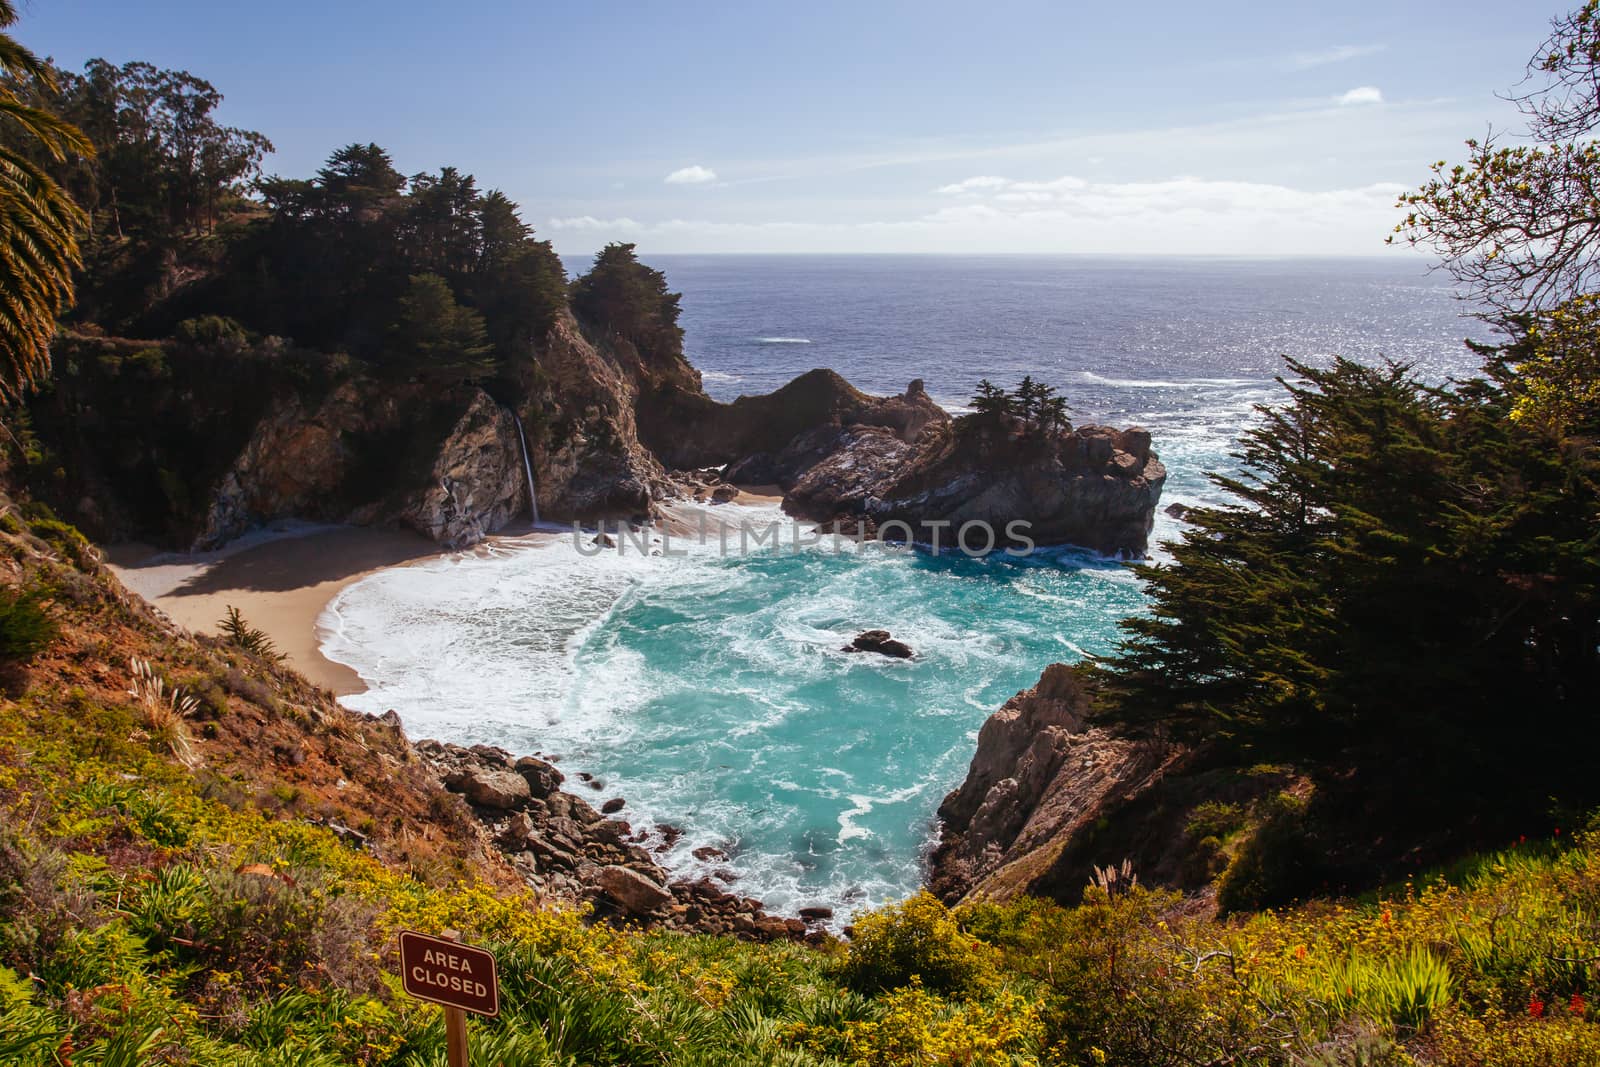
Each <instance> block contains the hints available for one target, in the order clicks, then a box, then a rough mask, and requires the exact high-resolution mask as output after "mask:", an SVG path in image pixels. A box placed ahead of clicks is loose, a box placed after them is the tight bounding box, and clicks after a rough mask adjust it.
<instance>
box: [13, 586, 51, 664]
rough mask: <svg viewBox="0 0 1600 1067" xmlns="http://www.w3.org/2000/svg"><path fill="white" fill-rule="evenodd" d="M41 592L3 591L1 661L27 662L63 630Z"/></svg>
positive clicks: (36, 590)
mask: <svg viewBox="0 0 1600 1067" xmlns="http://www.w3.org/2000/svg"><path fill="white" fill-rule="evenodd" d="M45 599H46V598H45V594H44V592H43V590H40V589H28V590H20V589H4V590H0V661H5V662H10V663H26V662H27V661H28V660H31V659H33V657H35V656H37V655H38V654H39V653H41V652H43V651H44V650H45V649H46V648H49V647H50V643H51V642H52V641H54V640H55V639H56V635H57V634H58V633H59V632H60V627H58V626H57V625H56V622H55V620H54V619H52V618H51V617H50V614H49V612H47V611H46V610H45V606H44V605H45Z"/></svg>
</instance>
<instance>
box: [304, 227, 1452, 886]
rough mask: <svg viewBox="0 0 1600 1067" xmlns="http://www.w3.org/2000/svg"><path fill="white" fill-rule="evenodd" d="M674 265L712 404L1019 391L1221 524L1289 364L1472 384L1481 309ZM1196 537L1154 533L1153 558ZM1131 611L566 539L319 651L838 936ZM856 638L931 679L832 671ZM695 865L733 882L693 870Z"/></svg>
mask: <svg viewBox="0 0 1600 1067" xmlns="http://www.w3.org/2000/svg"><path fill="white" fill-rule="evenodd" d="M662 265H663V266H664V267H665V269H666V270H667V272H668V277H669V280H670V281H671V282H672V283H673V285H674V286H677V287H681V288H682V289H683V291H684V300H683V303H684V324H685V327H686V330H687V338H686V351H687V352H688V354H689V356H690V358H691V359H692V360H693V361H694V362H695V363H696V365H697V366H699V367H700V368H701V369H702V370H703V371H704V372H705V381H706V387H707V389H708V391H710V392H711V393H712V394H713V395H716V396H719V397H722V398H729V397H732V396H735V395H738V394H739V393H741V392H755V391H765V390H768V389H771V388H772V387H774V386H775V385H777V384H781V383H782V382H783V381H787V380H788V379H789V378H791V377H792V376H793V375H794V374H796V373H799V372H800V371H803V370H806V369H808V368H810V367H813V366H830V367H833V368H835V369H837V370H839V371H840V372H841V373H843V374H844V375H845V376H846V377H848V378H850V379H851V380H852V381H854V382H856V383H857V384H858V385H861V386H863V387H865V388H868V389H870V390H873V391H877V392H887V391H890V390H899V389H901V388H903V387H904V385H905V383H906V382H907V381H909V380H910V379H911V378H914V377H920V378H923V379H925V380H926V382H927V388H928V390H929V392H930V393H931V394H932V395H933V396H934V397H936V398H940V399H941V401H942V402H944V403H946V404H947V406H950V407H952V408H958V407H959V405H960V404H961V402H962V398H963V397H965V396H969V395H970V393H971V388H972V385H973V383H974V381H975V380H976V379H977V378H978V377H983V376H987V377H990V378H993V379H994V380H996V381H998V382H1000V383H1001V384H1005V385H1012V384H1014V383H1015V382H1016V381H1017V379H1018V378H1020V377H1021V375H1022V374H1024V373H1032V374H1034V375H1035V376H1036V377H1039V378H1041V379H1043V380H1045V381H1047V382H1049V383H1051V384H1054V385H1057V386H1059V387H1060V388H1061V389H1062V390H1063V392H1064V394H1065V395H1066V396H1067V397H1068V399H1069V401H1070V402H1071V403H1072V404H1073V405H1074V408H1075V418H1076V419H1077V421H1079V422H1088V421H1104V422H1109V423H1113V424H1116V425H1129V424H1141V425H1144V426H1146V427H1148V428H1149V429H1150V430H1151V432H1152V434H1153V435H1154V439H1155V447H1156V449H1157V450H1158V451H1159V452H1160V454H1161V456H1162V458H1163V460H1164V461H1165V462H1166V464H1167V466H1168V468H1169V471H1170V477H1169V480H1168V483H1167V487H1166V490H1165V493H1164V495H1163V499H1162V506H1163V508H1164V507H1165V506H1166V505H1168V504H1170V503H1173V502H1179V503H1185V504H1193V503H1199V502H1208V501H1214V500H1216V499H1217V494H1216V490H1215V489H1214V487H1212V486H1211V485H1210V484H1209V483H1208V481H1207V479H1206V472H1207V471H1208V470H1217V469H1226V468H1229V467H1230V466H1231V465H1232V460H1231V459H1230V457H1229V452H1230V450H1231V448H1232V445H1233V442H1234V441H1235V440H1236V438H1237V437H1238V435H1239V433H1240V432H1241V431H1242V430H1244V429H1245V428H1246V427H1247V426H1248V425H1249V424H1250V423H1251V421H1252V419H1253V417H1254V415H1253V405H1255V404H1257V403H1261V402H1264V401H1273V400H1275V399H1277V398H1278V397H1280V396H1281V392H1280V390H1279V387H1278V386H1277V385H1276V384H1275V383H1274V382H1273V375H1274V374H1276V373H1278V372H1279V371H1280V370H1281V369H1282V363H1281V359H1280V356H1281V355H1282V354H1288V355H1292V356H1295V357H1297V358H1300V359H1305V360H1309V361H1311V362H1321V361H1325V360H1326V359H1328V358H1329V356H1330V355H1331V354H1332V353H1335V352H1337V353H1341V354H1344V355H1349V356H1352V357H1356V358H1363V359H1368V360H1372V359H1377V358H1379V357H1383V356H1391V357H1396V358H1402V359H1405V360H1407V361H1409V362H1412V363H1414V364H1415V365H1416V366H1417V367H1418V369H1419V372H1420V373H1423V374H1424V375H1426V376H1427V377H1429V378H1432V379H1435V380H1437V379H1441V378H1443V377H1445V376H1446V375H1448V374H1452V373H1461V372H1463V371H1465V370H1467V369H1468V368H1470V367H1471V366H1472V357H1471V356H1470V354H1469V353H1468V352H1467V351H1466V350H1465V349H1464V348H1463V347H1462V346H1461V344H1460V340H1459V339H1460V338H1461V337H1462V336H1464V335H1466V334H1468V333H1471V332H1472V330H1471V329H1470V324H1469V323H1466V322H1464V321H1463V319H1462V317H1461V313H1462V310H1463V309H1462V308H1461V307H1460V305H1459V304H1457V303H1456V302H1455V301H1453V300H1452V299H1451V296H1450V293H1449V292H1448V290H1446V289H1445V288H1443V287H1442V286H1441V285H1440V284H1439V279H1438V278H1437V277H1430V276H1428V275H1427V274H1426V273H1425V272H1424V270H1423V267H1422V265H1421V264H1419V263H1417V262H1416V261H1395V262H1387V263H1383V262H1374V261H1335V262H1320V263H1319V262H1310V261H1269V260H1262V261H1249V260H1224V261H1205V260H1194V261H1186V260H1115V259H1104V258H1087V259H1071V258H1056V259H1049V258H1039V257H990V258H987V259H970V260H969V259H960V258H955V257H851V258H847V259H838V258H830V257H768V258H757V257H683V258H670V259H668V260H666V261H665V262H663V264H662ZM780 339H781V341H782V343H776V342H777V341H778V340H780ZM801 342H804V343H801ZM715 512H716V514H718V515H720V516H721V517H723V518H724V519H726V518H727V517H728V516H729V514H730V513H731V512H730V509H727V508H719V509H715ZM745 517H746V518H749V519H751V520H753V521H757V522H768V521H776V520H780V519H781V518H782V516H781V515H780V514H779V513H778V512H777V510H776V509H774V508H767V509H753V510H749V511H748V512H747V513H746V514H745ZM1177 533H1178V524H1177V523H1176V522H1175V521H1174V520H1173V519H1171V518H1170V517H1168V516H1167V515H1165V514H1164V513H1158V515H1157V519H1156V533H1155V541H1157V542H1159V541H1160V540H1162V539H1165V538H1171V537H1175V536H1176V535H1177ZM785 543H786V544H787V543H789V539H788V538H787V537H786V538H785ZM674 547H677V546H674ZM1156 554H1157V558H1158V559H1159V558H1160V557H1161V553H1160V550H1159V549H1157V550H1156ZM1143 607H1144V602H1143V598H1142V594H1141V591H1140V589H1139V587H1138V584H1137V582H1136V581H1135V579H1134V578H1133V576H1132V575H1131V573H1130V572H1128V571H1127V570H1126V569H1125V568H1123V567H1121V566H1119V565H1117V564H1115V563H1110V562H1107V561H1097V560H1094V559H1092V558H1090V557H1087V556H1084V555H1082V554H1078V553H1073V552H1061V553H1055V554H1042V555H1039V556H1036V557H1034V558H1031V559H1028V560H1025V561H1016V560H1010V559H1007V558H1005V557H999V558H996V559H993V560H988V561H973V560H969V559H967V558H965V557H963V556H961V555H959V554H956V555H945V556H940V557H932V556H929V555H927V554H926V553H920V554H919V553H914V552H912V553H908V552H904V551H898V550H895V549H889V548H885V547H883V546H867V547H865V548H863V549H861V550H860V551H846V552H845V553H842V554H837V553H834V552H832V551H830V550H828V549H826V548H812V549H809V550H807V551H804V552H802V553H799V554H796V553H794V552H792V551H788V550H778V551H773V550H769V551H766V552H762V553H758V554H754V555H749V556H743V557H733V558H728V557H723V556H722V555H720V554H719V553H718V552H717V551H715V550H714V548H712V547H710V546H691V547H690V550H689V554H688V555H687V556H686V557H682V558H677V557H667V556H655V557H650V556H641V555H640V554H638V553H636V552H630V553H628V554H624V555H618V554H615V553H607V554H603V555H599V556H594V557H589V556H585V555H584V554H583V553H581V552H580V551H579V550H578V547H577V546H576V545H575V544H573V543H572V541H571V540H570V539H561V540H557V541H555V542H554V543H545V544H541V545H539V546H537V547H527V546H524V547H520V548H519V547H517V546H515V545H512V546H508V547H506V548H504V549H501V550H499V551H497V552H495V553H493V554H491V555H490V556H488V557H487V558H476V557H468V558H464V559H459V560H440V561H439V562H437V563H433V564H429V565H427V566H422V567H407V568H401V569H398V570H392V571H386V572H382V573H380V574H377V575H374V576H372V577H370V578H368V579H366V580H364V581H362V582H359V583H357V584H355V585H353V586H351V587H350V588H348V589H347V590H345V591H344V592H343V593H342V594H341V595H340V596H339V597H338V598H337V599H336V600H335V602H334V603H333V604H332V605H331V606H330V610H329V613H328V614H327V615H326V616H325V619H324V621H325V623H326V624H327V625H328V627H329V629H330V631H331V632H330V634H329V636H328V639H327V641H326V642H325V645H324V650H325V651H326V652H327V654H328V655H330V656H331V657H332V658H334V659H336V660H339V661H341V662H344V663H347V664H350V665H351V666H353V667H355V668H356V669H357V670H358V671H359V672H360V674H361V675H362V677H363V678H364V679H365V680H366V681H367V683H368V685H369V686H371V688H370V690H369V691H368V692H367V693H364V694H362V695H360V696H358V697H352V698H348V699H347V701H346V702H347V703H348V704H350V705H351V706H353V707H356V708H358V709H361V710H365V711H372V712H382V711H384V710H386V709H389V708H393V709H395V710H397V711H398V712H399V713H400V715H401V716H402V718H403V719H404V720H405V723H406V726H407V729H408V730H409V731H410V732H411V734H412V735H413V736H421V737H426V736H433V737H438V738H442V739H446V740H453V741H462V742H487V743H491V744H497V745H501V746H503V747H505V748H508V749H511V750H513V751H515V752H519V753H520V752H533V751H543V752H544V753H546V754H550V755H553V756H555V757H558V758H559V761H560V764H561V766H562V767H563V768H564V769H566V770H567V772H568V773H569V777H570V778H571V780H572V785H571V787H572V788H575V789H578V790H580V791H581V790H583V789H584V786H583V783H582V782H580V781H578V780H577V778H576V772H579V771H582V772H586V773H589V774H591V775H593V776H595V777H596V778H597V780H599V781H600V782H601V783H602V788H600V789H599V790H596V791H594V793H593V799H594V800H595V801H597V802H598V801H599V800H602V799H605V798H608V797H612V796H621V797H624V798H625V799H626V801H627V808H626V809H625V812H624V814H625V816H626V817H627V818H628V819H630V820H631V821H632V822H633V823H634V825H635V826H639V827H650V826H653V825H655V824H657V823H661V824H669V825H671V826H673V827H675V828H677V829H679V830H681V831H682V837H681V839H679V840H678V842H677V843H676V844H675V845H674V847H673V848H672V849H671V850H670V851H668V852H667V853H666V854H665V859H666V861H667V863H668V864H669V865H670V866H672V867H674V868H676V869H677V870H679V871H680V872H682V873H684V874H686V875H691V876H692V875H695V874H700V873H711V872H713V871H721V872H723V873H725V874H730V875H732V876H734V877H736V878H737V881H735V882H734V883H733V888H734V889H735V891H738V892H742V893H744V894H747V895H750V896H755V897H759V898H761V899H762V900H764V901H766V902H767V903H768V904H769V905H770V906H772V907H774V908H776V909H779V910H787V909H791V908H796V907H802V906H805V905H808V904H826V905H830V906H832V907H834V908H835V909H836V910H837V911H838V912H839V914H840V916H841V917H843V916H846V915H848V914H849V913H850V912H851V911H852V910H854V909H856V908H857V907H860V906H864V905H870V904H874V903H878V902H881V901H884V900H887V899H892V898H895V897H899V896H903V895H904V894H906V893H909V892H911V891H912V890H914V889H915V887H916V886H917V885H918V883H919V881H920V879H921V873H922V870H921V861H922V858H923V856H924V854H925V852H926V849H927V848H928V846H929V844H930V842H931V835H932V832H933V829H934V826H933V818H934V812H935V810H936V808H937V806H938V802H939V799H940V798H941V797H942V796H943V795H944V793H945V792H947V791H948V790H949V789H951V788H953V787H954V786H956V785H957V784H959V782H960V781H961V779H962V777H963V775H964V774H965V771H966V767H967V763H968V761H969V760H970V759H971V756H972V751H973V741H974V738H975V737H976V734H977V730H978V728H979V726H981V725H982V723H983V721H984V719H985V718H986V717H987V716H988V715H989V714H990V713H992V712H993V711H994V710H995V709H996V708H998V707H999V706H1000V705H1001V704H1002V703H1004V702H1005V700H1006V699H1007V698H1009V697H1010V696H1011V695H1012V694H1013V693H1014V692H1016V691H1017V690H1018V689H1021V688H1024V687H1027V686H1030V685H1032V684H1033V683H1034V682H1035V681H1036V680H1037V679H1038V677H1039V673H1040V672H1041V671H1042V670H1043V668H1044V667H1045V666H1047V665H1048V664H1050V663H1052V662H1056V661H1058V660H1065V661H1072V660H1075V659H1078V658H1080V657H1082V656H1083V655H1085V654H1096V653H1105V652H1108V651H1110V650H1111V649H1112V647H1113V645H1114V643H1115V640H1116V636H1117V622H1118V621H1119V620H1120V619H1122V618H1125V617H1126V616H1128V615H1130V614H1133V613H1135V612H1138V611H1140V610H1143ZM868 628H886V629H889V630H892V631H893V632H894V633H895V634H896V636H898V637H901V638H902V639H904V640H906V641H908V642H909V643H910V644H911V645H912V646H913V647H915V648H916V649H917V650H918V652H919V653H920V655H919V657H918V658H917V659H916V660H914V661H912V662H909V663H907V662H899V661H890V660H885V659H881V658H878V657H872V656H858V655H847V654H844V653H842V652H840V651H839V648H840V646H842V645H844V644H845V643H846V642H847V641H848V640H849V639H850V638H851V637H853V636H854V635H855V634H856V633H857V632H859V631H860V630H863V629H868ZM707 845H709V846H715V847H717V848H720V849H723V850H725V851H726V852H727V853H729V855H730V857H731V858H730V859H728V860H726V861H722V860H715V861H709V862H702V861H699V860H696V859H695V858H694V857H693V855H692V853H693V851H694V849H696V848H699V847H700V846H707Z"/></svg>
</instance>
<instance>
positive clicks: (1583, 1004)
mask: <svg viewBox="0 0 1600 1067" xmlns="http://www.w3.org/2000/svg"><path fill="white" fill-rule="evenodd" d="M1588 1008H1589V1004H1588V1002H1587V1001H1585V1000H1584V999H1583V994H1582V993H1574V994H1572V999H1571V1000H1569V1001H1568V1002H1567V1009H1568V1010H1569V1011H1571V1012H1572V1014H1574V1015H1582V1014H1583V1013H1584V1012H1585V1011H1587V1010H1588Z"/></svg>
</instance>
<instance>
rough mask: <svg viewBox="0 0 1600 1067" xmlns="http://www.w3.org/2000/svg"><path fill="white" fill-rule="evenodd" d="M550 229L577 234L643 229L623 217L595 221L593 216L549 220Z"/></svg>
mask: <svg viewBox="0 0 1600 1067" xmlns="http://www.w3.org/2000/svg"><path fill="white" fill-rule="evenodd" d="M550 228H551V229H552V230H574V231H579V232H585V231H586V232H595V231H609V232H612V233H638V232H639V231H640V230H643V229H644V228H645V227H644V226H643V225H642V224H641V223H638V222H635V221H634V220H633V219H630V218H627V217H625V216H624V217H622V218H616V219H597V218H595V217H594V216H593V215H569V216H567V217H566V218H559V219H551V220H550Z"/></svg>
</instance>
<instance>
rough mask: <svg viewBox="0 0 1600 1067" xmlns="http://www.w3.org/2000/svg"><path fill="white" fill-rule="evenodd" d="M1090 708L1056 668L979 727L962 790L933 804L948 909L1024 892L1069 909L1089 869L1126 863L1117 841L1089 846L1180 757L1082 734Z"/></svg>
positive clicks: (1074, 676) (1091, 730) (937, 871)
mask: <svg viewBox="0 0 1600 1067" xmlns="http://www.w3.org/2000/svg"><path fill="white" fill-rule="evenodd" d="M1092 700H1093V694H1092V692H1091V690H1090V688H1089V687H1088V686H1087V685H1086V684H1085V681H1084V678H1083V675H1082V674H1081V668H1074V667H1069V666H1067V665H1066V664H1061V663H1057V664H1053V665H1051V666H1050V667H1047V668H1045V671H1044V674H1043V676H1042V677H1041V678H1040V679H1039V684H1038V685H1036V686H1035V687H1034V688H1032V689H1028V690H1025V691H1023V692H1021V693H1018V694H1017V695H1016V696H1014V697H1012V698H1011V699H1010V700H1009V701H1007V702H1006V704H1005V706H1004V707H1002V708H1001V709H1000V710H999V711H997V712H995V713H994V714H993V715H991V716H990V717H989V719H988V721H987V722H985V723H984V724H983V728H982V729H981V730H980V731H979V734H978V748H977V752H976V753H975V754H974V756H973V757H972V764H971V767H970V768H969V770H968V772H967V778H966V780H965V781H964V782H963V783H962V784H961V787H960V788H958V789H957V790H955V792H953V793H951V794H950V795H949V796H947V797H945V799H944V803H942V804H941V805H940V806H939V818H940V819H941V820H942V823H943V826H942V831H941V836H940V841H939V847H938V849H937V850H936V851H935V852H934V854H933V857H932V860H931V861H930V876H929V883H930V887H931V888H932V889H933V891H934V892H935V893H937V894H938V895H939V896H941V897H943V898H944V899H945V900H947V901H952V902H953V901H957V900H969V899H995V900H1006V899H1010V898H1011V897H1014V896H1017V895H1018V894H1021V893H1033V894H1037V895H1043V896H1053V897H1057V898H1065V899H1070V898H1073V897H1075V895H1076V893H1077V892H1080V891H1081V890H1082V887H1083V886H1084V885H1085V884H1087V883H1088V881H1089V879H1090V877H1091V875H1092V871H1091V866H1090V865H1091V864H1096V863H1098V864H1100V865H1105V864H1108V863H1117V862H1119V861H1121V860H1122V859H1124V858H1126V856H1127V853H1126V852H1125V851H1123V849H1124V847H1125V845H1124V843H1123V842H1121V841H1118V842H1115V843H1113V842H1111V841H1110V839H1109V838H1107V840H1106V843H1105V847H1104V848H1102V849H1100V850H1097V849H1096V847H1095V839H1096V837H1097V836H1099V835H1101V834H1103V833H1104V831H1105V830H1106V828H1107V827H1109V826H1110V825H1111V824H1112V823H1114V822H1116V821H1117V820H1119V819H1122V818H1125V817H1126V814H1127V811H1128V809H1129V808H1130V807H1131V806H1133V805H1135V804H1137V803H1138V802H1139V801H1140V799H1141V798H1143V797H1146V796H1148V795H1149V794H1151V793H1152V791H1154V790H1156V789H1157V788H1158V787H1159V786H1160V784H1161V783H1162V781H1163V780H1164V779H1165V778H1166V777H1167V776H1168V775H1169V774H1170V773H1172V772H1173V771H1174V770H1175V769H1176V768H1178V767H1180V766H1181V765H1182V763H1183V761H1184V760H1185V758H1186V756H1187V753H1186V751H1185V750H1184V749H1182V748H1180V747H1178V746H1176V745H1173V744H1170V743H1166V742H1162V741H1157V740H1149V739H1134V738H1129V737H1123V736H1119V735H1117V734H1115V733H1113V732H1111V731H1109V730H1107V729H1105V728H1103V727H1100V726H1095V725H1091V724H1089V723H1088V721H1087V717H1088V714H1089V709H1090V705H1091V703H1092ZM1101 852H1103V853H1104V854H1100V853H1101ZM1137 858H1139V859H1142V858H1143V857H1142V856H1140V857H1137Z"/></svg>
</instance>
